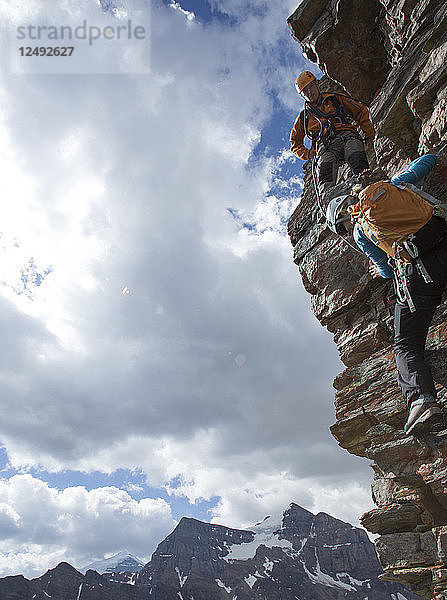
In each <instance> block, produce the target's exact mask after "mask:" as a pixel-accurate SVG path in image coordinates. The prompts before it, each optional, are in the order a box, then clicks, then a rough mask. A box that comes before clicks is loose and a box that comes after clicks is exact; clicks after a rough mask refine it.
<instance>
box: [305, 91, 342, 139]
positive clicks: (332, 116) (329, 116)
mask: <svg viewBox="0 0 447 600" xmlns="http://www.w3.org/2000/svg"><path fill="white" fill-rule="evenodd" d="M346 97H347V98H349V96H346ZM324 100H330V101H331V102H332V104H333V106H335V110H336V112H335V113H325V112H324V111H323V110H321V109H320V108H317V107H316V106H312V105H311V104H309V103H308V102H307V101H306V102H305V104H304V110H303V111H302V112H301V115H302V119H303V128H304V133H305V135H306V136H307V137H308V138H309V139H310V140H311V141H312V143H313V144H314V143H316V142H322V143H323V145H324V147H325V148H328V147H329V143H330V142H331V141H332V140H333V139H334V137H335V136H336V133H335V125H336V124H338V125H351V124H352V123H353V119H352V118H351V117H349V116H348V115H347V113H346V110H345V108H344V106H343V105H342V103H341V102H340V100H339V99H338V98H337V96H335V95H330V96H325V98H324ZM309 114H310V115H312V117H314V119H315V120H316V121H317V122H318V124H319V131H315V132H314V133H312V132H311V131H310V130H309ZM324 121H326V123H327V125H324Z"/></svg>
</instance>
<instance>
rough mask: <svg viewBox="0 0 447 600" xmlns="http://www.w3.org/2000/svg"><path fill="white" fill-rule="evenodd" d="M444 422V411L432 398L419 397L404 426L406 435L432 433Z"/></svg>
mask: <svg viewBox="0 0 447 600" xmlns="http://www.w3.org/2000/svg"><path fill="white" fill-rule="evenodd" d="M441 421H442V410H441V409H440V408H439V406H438V404H436V402H435V401H434V399H433V398H432V397H431V396H427V397H425V396H422V395H421V396H419V397H418V398H416V400H413V402H412V403H411V405H410V414H409V415H408V419H407V422H406V423H405V425H404V432H405V433H406V435H410V434H411V433H413V434H414V433H418V432H421V431H430V430H431V429H433V428H434V426H435V425H438V424H439V423H440V422H441Z"/></svg>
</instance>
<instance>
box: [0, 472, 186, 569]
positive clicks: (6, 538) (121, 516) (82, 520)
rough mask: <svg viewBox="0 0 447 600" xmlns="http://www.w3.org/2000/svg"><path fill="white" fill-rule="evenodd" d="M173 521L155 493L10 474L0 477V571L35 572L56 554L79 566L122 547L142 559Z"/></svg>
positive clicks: (57, 558) (50, 563)
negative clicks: (56, 484) (138, 496)
mask: <svg viewBox="0 0 447 600" xmlns="http://www.w3.org/2000/svg"><path fill="white" fill-rule="evenodd" d="M174 525H175V523H174V521H173V519H172V516H171V511H170V508H169V506H168V505H167V504H166V502H165V501H164V500H162V499H160V498H158V499H149V498H144V499H142V500H140V501H139V502H137V501H136V500H133V499H132V498H131V497H130V496H129V494H127V492H125V491H123V490H119V489H117V488H115V487H102V488H97V489H92V490H90V491H87V490H86V489H85V488H83V487H69V488H66V489H64V490H57V489H55V488H51V487H49V486H48V485H47V484H46V483H43V482H42V481H40V480H39V479H37V478H35V477H32V476H31V475H16V476H14V477H12V478H11V479H9V480H7V481H6V480H0V538H1V540H0V574H1V575H4V574H11V573H17V572H23V570H25V575H27V576H28V577H30V576H32V575H40V574H42V572H43V571H44V570H46V569H48V568H53V567H54V566H55V562H58V561H62V560H68V561H70V562H71V564H73V565H74V566H76V567H78V568H81V567H83V566H84V563H85V561H87V562H88V561H89V560H94V559H98V558H102V557H103V556H104V555H105V554H106V553H108V552H119V551H120V550H122V549H123V548H128V549H129V551H130V552H132V553H134V554H136V555H138V556H140V557H142V558H145V559H148V558H149V556H150V554H151V553H152V551H153V550H155V546H156V544H157V543H158V541H160V540H161V539H162V538H163V537H164V536H166V535H167V534H168V533H170V531H171V529H172V528H173V527H174ZM12 547H13V548H14V551H11V548H12ZM85 564H87V563H85Z"/></svg>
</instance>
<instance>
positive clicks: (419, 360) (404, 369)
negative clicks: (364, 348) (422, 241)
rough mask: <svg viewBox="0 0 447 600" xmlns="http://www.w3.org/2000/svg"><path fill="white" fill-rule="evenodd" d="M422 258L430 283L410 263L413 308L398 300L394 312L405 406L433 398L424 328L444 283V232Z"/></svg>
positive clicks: (446, 267)
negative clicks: (422, 397) (419, 398)
mask: <svg viewBox="0 0 447 600" xmlns="http://www.w3.org/2000/svg"><path fill="white" fill-rule="evenodd" d="M422 261H423V263H424V265H425V268H426V269H427V271H428V272H429V274H430V275H431V277H432V279H433V283H425V281H424V280H423V278H422V277H421V275H419V273H418V272H417V270H416V267H414V266H413V265H410V273H409V277H408V287H409V289H410V294H411V297H412V299H413V302H414V305H415V307H416V311H415V312H413V313H412V312H410V309H409V308H408V305H407V303H405V304H403V303H401V302H399V301H398V302H397V303H396V307H395V311H394V357H395V360H396V366H397V371H398V383H399V386H400V388H401V390H402V394H403V396H404V398H405V400H406V402H407V404H408V406H409V405H410V404H411V402H412V401H413V400H415V399H416V398H417V397H418V396H419V395H420V394H424V395H425V394H428V395H430V396H433V398H436V390H435V385H434V382H433V377H432V374H431V372H430V369H429V368H428V366H427V364H426V363H425V358H424V354H425V342H426V340H427V334H428V329H429V327H430V323H431V320H432V318H433V314H434V312H435V310H436V307H437V306H438V305H439V304H440V303H441V300H442V294H443V292H444V290H445V287H446V284H447V235H445V236H444V238H443V239H442V240H441V241H440V242H439V243H438V244H437V245H436V246H435V247H434V248H433V249H432V250H431V251H430V252H427V253H426V254H424V255H423V257H422Z"/></svg>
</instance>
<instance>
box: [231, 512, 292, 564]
mask: <svg viewBox="0 0 447 600" xmlns="http://www.w3.org/2000/svg"><path fill="white" fill-rule="evenodd" d="M282 519H283V515H282V513H281V514H279V515H275V516H269V517H266V518H265V519H264V521H262V523H260V524H259V525H257V526H255V528H254V529H253V530H252V531H253V533H254V538H253V540H252V541H251V542H245V543H244V544H232V545H231V546H228V554H227V555H226V556H224V557H223V558H224V560H226V561H227V562H230V561H234V560H249V559H251V558H254V556H255V554H256V551H257V549H258V548H259V546H266V547H267V548H283V549H284V550H289V551H290V550H293V546H292V544H291V542H289V541H288V540H285V539H281V538H280V537H279V536H280V534H281V530H282Z"/></svg>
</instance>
